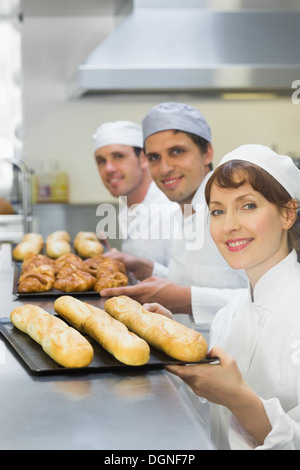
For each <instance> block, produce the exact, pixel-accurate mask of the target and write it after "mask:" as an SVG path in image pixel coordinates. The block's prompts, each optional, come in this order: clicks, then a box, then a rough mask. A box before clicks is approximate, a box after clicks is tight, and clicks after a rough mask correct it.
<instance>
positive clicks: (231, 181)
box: [205, 160, 300, 252]
mask: <svg viewBox="0 0 300 470" xmlns="http://www.w3.org/2000/svg"><path fill="white" fill-rule="evenodd" d="M247 183H248V184H250V186H252V188H253V189H254V191H257V192H259V193H260V194H262V195H263V196H264V198H265V199H267V201H269V202H270V203H271V204H274V205H276V206H277V207H278V208H279V210H280V211H283V210H288V207H287V204H288V203H289V202H290V201H291V200H292V199H293V198H292V197H291V196H290V194H289V193H288V192H287V191H286V189H285V188H284V187H283V186H282V185H281V184H280V183H279V182H278V181H277V180H276V179H275V178H273V176H272V175H270V174H269V173H268V172H267V171H265V170H264V169H262V168H260V167H259V166H257V165H254V164H253V163H249V162H245V161H242V160H230V161H229V162H226V163H224V164H223V165H220V166H219V167H217V168H216V170H215V171H214V173H213V174H212V175H211V177H210V178H209V180H208V182H207V183H206V187H205V199H206V202H207V204H208V205H209V202H210V194H211V188H212V185H213V184H215V185H216V186H218V187H219V188H224V189H225V188H239V187H240V186H243V185H244V184H247ZM295 222H296V219H295ZM288 243H289V247H290V249H292V248H295V250H296V251H297V252H300V231H299V228H298V226H297V224H295V223H294V225H293V226H292V227H291V228H290V229H289V230H288Z"/></svg>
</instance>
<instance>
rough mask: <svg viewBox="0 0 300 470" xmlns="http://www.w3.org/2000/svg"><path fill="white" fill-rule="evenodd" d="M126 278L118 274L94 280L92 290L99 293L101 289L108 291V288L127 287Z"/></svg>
mask: <svg viewBox="0 0 300 470" xmlns="http://www.w3.org/2000/svg"><path fill="white" fill-rule="evenodd" d="M127 284H128V277H127V276H126V275H125V274H123V273H120V272H117V273H114V274H111V275H110V276H107V277H100V278H98V279H97V280H96V283H95V286H94V290H95V291H96V292H101V291H102V289H108V288H110V287H120V286H127Z"/></svg>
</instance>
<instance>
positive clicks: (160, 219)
mask: <svg viewBox="0 0 300 470" xmlns="http://www.w3.org/2000/svg"><path fill="white" fill-rule="evenodd" d="M177 208H178V204H177V203H174V202H172V201H170V199H169V198H167V196H166V195H165V194H164V193H163V192H162V191H161V190H160V189H159V188H158V186H157V185H156V184H155V183H154V182H153V181H152V182H151V183H150V186H149V189H148V191H147V194H146V196H145V198H144V200H143V202H141V203H140V204H134V205H133V206H131V207H127V206H125V207H124V208H123V209H122V210H121V211H120V212H119V232H120V238H121V239H122V251H123V252H125V253H130V254H133V255H136V256H140V257H143V258H147V259H150V260H152V261H153V262H158V263H159V264H161V265H162V266H163V268H162V269H164V267H165V266H167V265H168V264H169V261H170V248H171V244H170V239H171V240H172V239H173V231H174V225H173V213H174V211H176V210H177Z"/></svg>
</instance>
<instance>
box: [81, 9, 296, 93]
mask: <svg viewBox="0 0 300 470" xmlns="http://www.w3.org/2000/svg"><path fill="white" fill-rule="evenodd" d="M146 3H147V2H146ZM171 3H172V2H170V0H169V1H168V0H161V1H160V2H159V6H157V7H156V8H146V7H143V1H142V0H140V1H136V3H135V4H134V9H133V11H132V13H130V14H129V16H127V17H126V18H125V20H124V21H123V22H122V23H121V24H120V25H119V26H118V27H117V28H116V29H115V30H114V31H113V32H112V33H111V34H110V35H109V36H108V37H107V38H106V39H105V40H104V41H103V42H102V43H101V44H100V45H99V46H98V47H97V48H96V49H95V50H94V51H93V52H92V53H91V54H90V55H89V56H88V57H87V59H86V61H85V62H84V63H83V64H81V65H80V66H79V67H78V70H77V73H76V77H75V82H76V83H75V85H76V88H77V93H79V94H83V93H85V92H105V91H163V90H168V91H181V90H182V91H184V90H187V91H191V90H195V91H197V90H210V91H217V90H218V91H225V90H226V91H228V90H233V91H246V90H247V91H249V90H260V91H262V90H263V91H285V92H286V91H287V90H291V85H292V82H293V81H294V80H297V79H300V60H299V59H300V53H299V48H300V27H299V25H300V11H299V10H298V11H297V10H295V11H292V10H276V11H270V10H261V9H259V10H236V11H232V10H231V11H216V10H210V9H203V8H197V7H194V6H193V7H189V6H187V7H184V6H183V7H176V8H175V7H174V6H170V4H171ZM173 3H174V2H173ZM179 3H181V5H184V4H185V2H184V1H182V2H179ZM195 3H197V2H195ZM148 4H149V2H148ZM175 4H177V5H178V2H175ZM187 5H189V2H188V3H187ZM193 5H194V3H193ZM73 85H74V83H73Z"/></svg>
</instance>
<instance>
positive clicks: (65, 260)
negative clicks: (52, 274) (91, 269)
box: [55, 253, 86, 272]
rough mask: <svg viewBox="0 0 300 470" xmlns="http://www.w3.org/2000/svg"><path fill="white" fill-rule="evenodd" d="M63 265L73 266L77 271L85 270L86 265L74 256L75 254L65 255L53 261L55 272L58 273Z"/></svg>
mask: <svg viewBox="0 0 300 470" xmlns="http://www.w3.org/2000/svg"><path fill="white" fill-rule="evenodd" d="M65 264H73V265H75V266H77V269H80V270H81V271H85V270H86V265H85V264H84V261H83V260H82V259H81V258H79V256H77V255H75V253H66V254H64V255H62V256H60V257H59V258H57V259H56V260H55V269H56V271H57V272H58V271H60V270H61V268H62V267H63V266H64V265H65Z"/></svg>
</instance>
